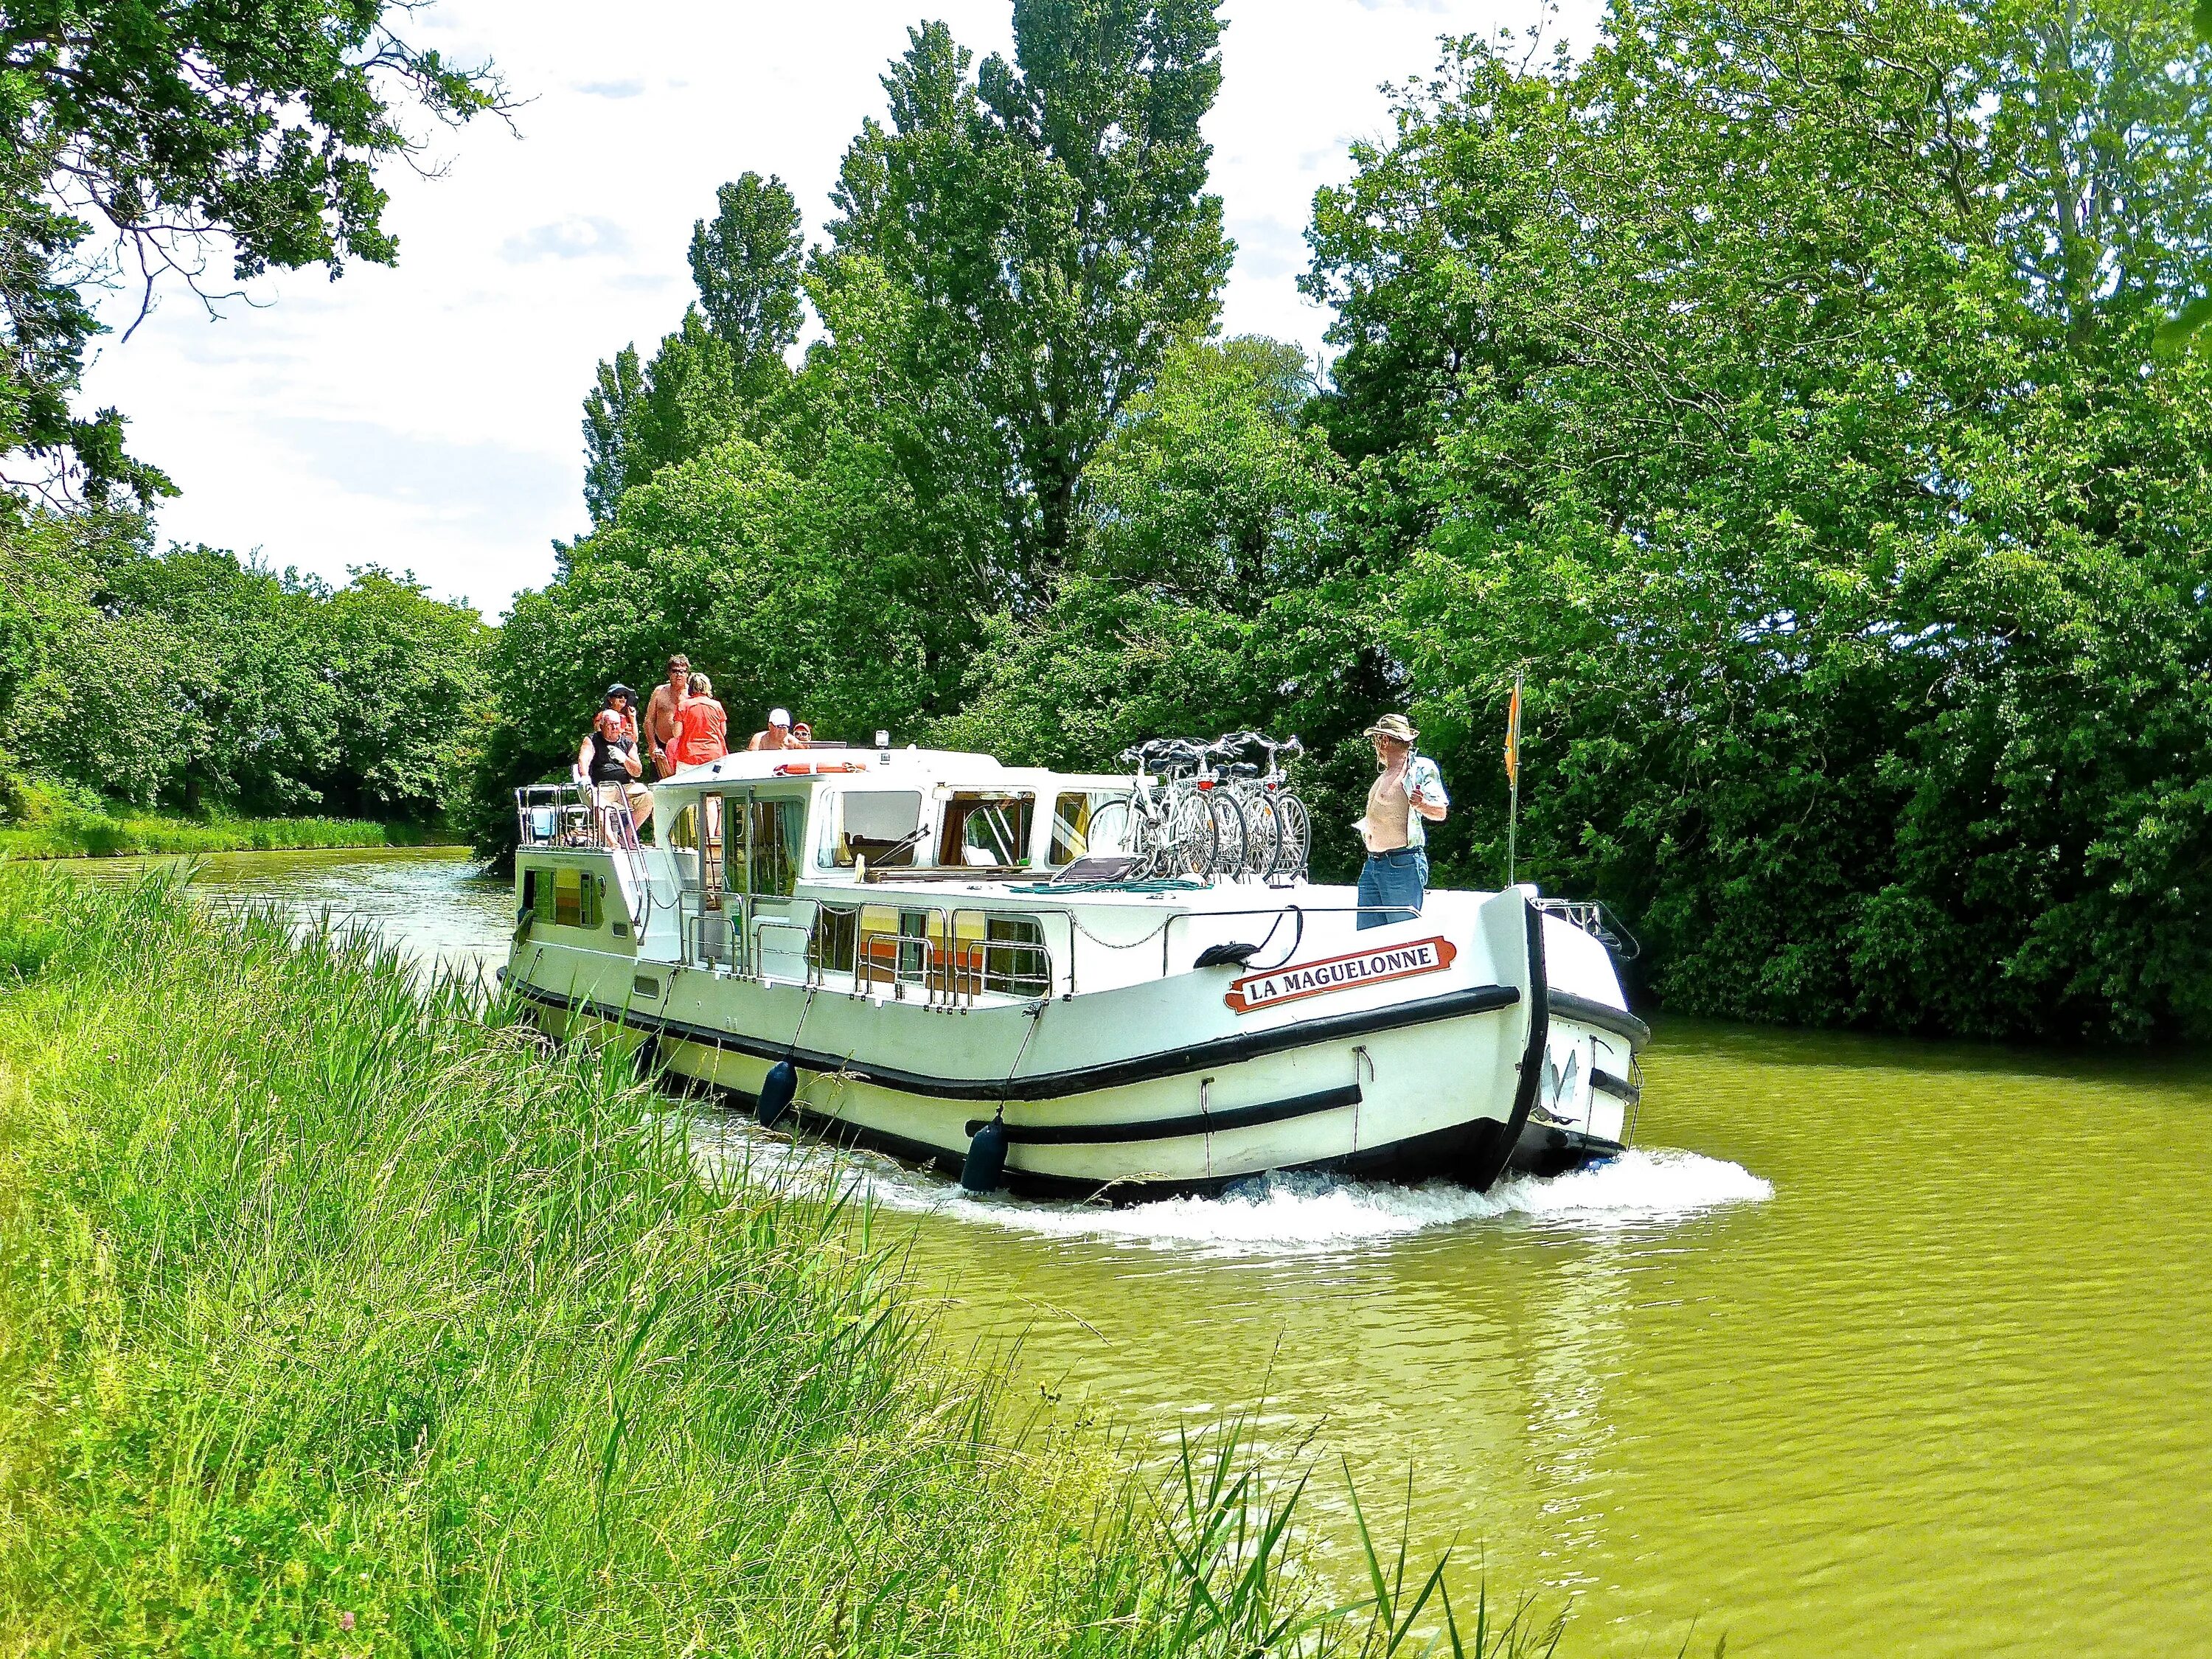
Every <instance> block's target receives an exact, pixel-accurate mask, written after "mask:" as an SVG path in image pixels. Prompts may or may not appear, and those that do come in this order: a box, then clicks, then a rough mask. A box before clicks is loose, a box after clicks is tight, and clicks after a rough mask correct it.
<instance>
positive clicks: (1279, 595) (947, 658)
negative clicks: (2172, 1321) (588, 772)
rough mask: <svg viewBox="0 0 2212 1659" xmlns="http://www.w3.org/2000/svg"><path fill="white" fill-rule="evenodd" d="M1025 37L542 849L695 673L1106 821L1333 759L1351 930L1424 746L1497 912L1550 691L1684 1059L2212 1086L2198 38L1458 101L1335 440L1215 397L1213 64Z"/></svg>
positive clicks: (698, 485) (626, 551) (1376, 159)
mask: <svg viewBox="0 0 2212 1659" xmlns="http://www.w3.org/2000/svg"><path fill="white" fill-rule="evenodd" d="M1015 21H1016V25H1017V27H1016V39H1017V49H1016V52H1015V53H1014V58H1013V60H1012V62H1005V61H1001V60H998V59H993V60H989V61H987V62H986V63H985V64H983V65H982V66H981V68H980V69H978V68H976V67H975V65H974V64H973V62H972V60H971V59H970V58H969V56H968V54H966V53H965V52H963V51H962V50H961V49H960V48H959V46H957V43H956V42H955V41H954V40H952V38H951V34H950V33H948V32H947V31H945V29H944V28H943V27H939V26H936V25H929V26H924V27H920V28H917V29H916V30H915V31H914V33H913V34H912V37H911V40H910V45H909V50H908V52H906V53H905V55H904V56H903V57H902V58H900V59H899V60H898V61H897V62H896V64H893V65H892V66H891V70H890V74H889V75H888V76H886V77H885V80H884V86H885V88H886V91H887V93H888V94H889V98H890V109H889V112H888V115H887V117H886V118H884V120H883V121H881V122H871V123H869V124H867V125H866V127H865V128H864V129H863V131H862V132H861V134H860V137H858V138H857V139H856V140H855V141H854V143H853V145H852V147H851V148H850V149H849V150H848V153H847V155H846V157H845V161H844V167H843V170H842V173H841V175H840V186H839V191H838V194H837V197H836V218H835V219H834V221H833V222H832V223H831V225H830V227H829V233H830V241H829V246H827V247H826V248H825V249H823V250H820V251H818V252H817V256H816V257H815V258H813V260H812V261H811V264H810V265H809V267H808V269H807V270H806V272H805V293H806V294H807V295H808V296H809V298H810V299H811V301H812V303H813V305H814V307H815V309H816V311H817V313H818V314H819V317H820V320H821V323H822V325H823V335H822V337H821V338H820V340H819V341H818V342H817V343H816V344H814V345H813V347H812V348H811V349H810V351H809V353H808V356H807V358H806V361H805V366H804V367H803V368H801V369H800V371H799V373H798V374H796V376H795V377H793V380H791V381H790V382H789V384H788V385H786V386H781V388H780V389H779V390H778V391H777V392H775V395H774V396H772V397H769V398H765V399H763V400H762V401H760V402H758V403H757V404H750V405H748V406H747V409H746V411H745V413H744V417H743V420H742V422H740V424H741V425H742V426H743V428H744V436H743V438H742V439H741V440H739V441H727V440H725V441H720V442H718V443H714V444H713V445H711V446H708V447H702V448H699V449H696V450H695V451H694V453H691V454H690V456H689V457H688V458H687V459H680V460H675V461H673V462H672V464H667V465H663V466H662V470H660V471H658V472H656V473H653V474H651V475H650V477H649V478H648V477H644V476H643V475H633V476H629V477H627V479H626V480H625V481H624V483H625V488H626V493H623V491H622V490H618V491H617V494H619V495H620V506H619V508H618V509H617V510H615V511H614V512H613V513H612V514H611V517H610V518H608V519H607V520H605V528H603V529H601V530H600V531H599V532H595V533H594V534H593V535H592V536H591V537H589V538H586V539H585V540H584V541H582V542H580V543H579V544H577V546H576V547H575V548H574V550H572V552H571V556H570V563H569V565H568V568H567V569H566V571H565V572H564V574H563V576H562V580H561V581H560V582H558V583H556V585H555V586H553V587H551V588H550V589H548V590H547V591H546V592H545V593H544V594H543V595H538V596H532V597H530V598H529V599H526V602H525V603H524V605H521V606H519V607H518V611H517V617H518V620H519V621H522V622H526V624H527V626H526V628H522V627H511V628H510V629H509V633H508V637H507V639H506V640H505V641H503V642H502V645H501V653H502V658H501V660H502V667H501V671H500V680H501V698H502V702H503V703H504V704H505V705H506V706H507V710H508V716H507V718H508V725H507V730H509V731H511V732H513V733H515V734H516V735H515V736H514V738H513V746H512V747H511V749H510V750H508V751H507V753H506V754H505V755H504V756H503V757H502V758H501V766H500V767H495V768H494V769H492V770H491V771H489V772H487V774H486V779H487V785H486V788H485V790H484V799H487V800H488V801H494V802H495V803H496V802H497V801H501V800H503V791H504V789H505V788H506V787H507V786H508V785H510V784H511V783H512V782H513V781H519V779H520V775H526V774H527V773H528V772H529V770H530V769H532V768H534V767H544V766H550V765H553V764H556V763H559V762H560V761H561V759H562V754H563V752H564V751H565V750H566V749H568V748H570V747H573V744H574V740H575V735H576V733H578V732H580V731H581V729H582V721H583V720H584V719H585V718H586V715H587V714H588V713H589V710H590V708H591V707H592V704H593V703H594V702H595V701H596V696H597V693H598V691H599V689H600V688H601V687H602V686H603V685H604V684H605V681H606V680H607V679H609V678H614V677H615V676H616V674H617V673H622V674H629V675H634V674H637V673H640V672H642V671H649V666H650V664H651V662H652V660H653V658H654V657H656V656H657V655H658V654H659V653H661V652H662V651H664V650H665V649H666V648H669V647H675V646H679V645H680V646H683V647H686V648H688V649H689V650H690V652H691V653H692V654H693V656H694V658H695V659H702V658H705V659H708V661H709V664H710V666H713V667H715V668H717V669H719V670H720V671H722V672H723V674H724V677H725V678H727V679H728V680H729V682H730V684H731V685H732V687H733V688H734V690H735V693H736V696H735V698H734V699H733V713H736V712H737V711H738V708H744V713H742V714H738V720H739V723H743V720H744V718H745V717H746V716H747V715H749V714H753V713H754V712H755V709H754V708H753V707H752V705H757V704H765V703H766V702H771V701H773V702H787V703H790V704H792V705H793V706H794V707H799V708H802V709H808V710H809V711H810V712H811V710H812V709H814V708H819V709H821V710H825V711H826V710H835V711H836V714H835V715H834V717H830V718H827V719H825V720H824V722H823V723H824V725H825V726H827V727H828V728H829V729H830V730H832V731H833V732H834V731H836V730H837V729H838V727H839V726H841V725H842V726H845V727H846V728H847V729H848V730H849V731H851V732H866V730H868V729H870V728H871V727H872V726H876V725H889V726H892V727H894V728H895V729H897V730H901V731H906V730H911V729H914V728H915V726H917V725H918V726H921V728H922V729H923V730H925V731H927V732H929V733H931V734H932V735H933V736H934V737H936V738H939V739H941V740H944V741H946V742H950V743H955V744H961V745H963V746H969V747H975V748H980V749H987V750H993V751H994V752H997V753H1000V754H1003V755H1006V756H1007V757H1009V758H1013V759H1021V760H1035V761H1047V762H1053V763H1060V764H1065V765H1071V766H1078V767H1085V768H1092V767H1100V766H1104V765H1108V764H1110V763H1111V762H1112V760H1113V757H1114V756H1115V753H1116V752H1117V751H1118V750H1119V749H1120V748H1121V746H1122V745H1123V744H1126V743H1127V742H1129V741H1131V740H1133V739H1134V738H1140V737H1145V736H1149V735H1152V734H1154V733H1156V732H1160V731H1163V730H1176V731H1183V732H1209V731H1219V730H1223V729H1225V728H1228V727H1231V726H1245V725H1252V726H1263V727H1267V728H1271V729H1273V730H1275V731H1278V732H1280V731H1285V730H1297V731H1298V732H1301V733H1302V735H1304V737H1305V738H1307V740H1308V743H1309V745H1310V750H1311V751H1312V759H1311V761H1310V764H1309V766H1308V768H1307V769H1306V775H1305V777H1304V787H1306V788H1307V789H1308V791H1309V793H1310V795H1311V797H1312V799H1314V801H1315V802H1316V826H1317V830H1318V838H1319V839H1318V848H1317V851H1318V857H1317V865H1318V867H1319V868H1320V869H1322V871H1323V872H1327V873H1331V874H1336V875H1343V874H1346V873H1348V872H1349V870H1350V868H1351V867H1352V864H1353V862H1354V861H1355V860H1356V856H1357V852H1356V847H1355V844H1354V843H1353V842H1352V837H1351V836H1350V833H1349V830H1348V829H1347V828H1346V825H1348V823H1349V822H1350V820H1351V819H1352V817H1354V816H1355V814H1356V811H1357V802H1358V799H1359V797H1360V794H1361V793H1362V792H1363V791H1364V788H1365V787H1366V781H1367V780H1368V778H1369V777H1370V776H1371V762H1370V759H1369V757H1368V756H1367V754H1366V752H1365V745H1364V744H1363V743H1362V741H1361V740H1360V738H1359V732H1361V730H1362V728H1363V727H1364V726H1365V725H1366V724H1367V722H1368V721H1369V720H1371V719H1372V717H1373V716H1374V715H1375V714H1376V713H1379V712H1381V711H1382V710H1383V709H1385V708H1404V707H1407V706H1408V705H1410V706H1411V707H1412V708H1413V713H1414V715H1415V718H1416V720H1417V722H1418V723H1419V725H1420V726H1422V727H1423V728H1424V738H1423V744H1424V747H1425V748H1426V749H1428V750H1430V751H1431V752H1432V753H1434V754H1435V755H1436V756H1437V757H1438V758H1439V760H1440V761H1441V762H1442V763H1443V766H1444V769H1445V771H1446V774H1447V776H1448V777H1449V781H1450V782H1451V784H1452V787H1453V790H1454V794H1455V800H1456V802H1457V806H1456V808H1455V811H1454V812H1453V813H1452V815H1451V817H1449V820H1448V821H1447V822H1446V823H1445V824H1444V825H1443V827H1442V829H1440V831H1439V832H1438V833H1437V836H1435V838H1434V842H1433V845H1432V851H1433V853H1434V854H1435V856H1436V860H1437V871H1438V874H1439V877H1440V878H1441V879H1443V880H1447V881H1450V882H1453V883H1455V884H1468V885H1484V886H1486V885H1492V884H1495V883H1497V882H1498V880H1500V879H1501V878H1503V875H1504V868H1503V865H1504V859H1503V853H1504V839H1505V805H1506V802H1505V787H1504V778H1503V775H1502V772H1501V769H1500V768H1499V765H1498V754H1497V746H1498V734H1499V731H1500V728H1501V726H1502V723H1503V718H1504V699H1505V696H1506V692H1507V689H1508V687H1509V686H1510V684H1512V681H1513V679H1514V677H1515V676H1516V673H1518V674H1522V675H1525V677H1526V678H1527V682H1528V721H1527V732H1526V737H1525V742H1524V753H1525V757H1526V763H1527V765H1526V771H1525V774H1524V791H1523V808H1524V819H1523V822H1522V826H1521V848H1522V860H1523V862H1522V870H1523V872H1524V873H1526V874H1528V875H1531V876H1534V878H1537V879H1539V880H1540V881H1541V882H1542V883H1543V884H1545V886H1546V887H1547V889H1548V890H1554V891H1565V892H1570V893H1576V894H1582V895H1587V896H1598V897H1602V898H1604V899H1606V900H1607V901H1608V902H1611V903H1613V905H1614V906H1615V907H1616V908H1619V909H1620V911H1621V912H1622V913H1623V914H1624V915H1625V916H1626V919H1627V920H1628V921H1630V922H1631V924H1632V926H1633V927H1635V928H1636V929H1637V930H1638V932H1639V933H1642V934H1643V935H1644V938H1645V940H1646V943H1647V945H1648V946H1649V949H1648V951H1647V952H1646V956H1645V957H1644V975H1645V983H1644V986H1643V987H1642V988H1643V990H1644V993H1645V994H1650V995H1655V996H1656V997H1657V998H1658V999H1659V1000H1662V1001H1663V1002H1664V1003H1665V1004H1666V1005H1667V1006H1671V1007H1676V1008H1682V1009H1690V1010H1699V1011H1704V1012H1714V1013H1722V1014H1729V1015H1735V1016H1748V1017H1753V1018H1770V1019H1784V1020H1795V1021H1808V1022H1820V1023H1858V1024H1869V1025H1879V1026H1884V1027H1888V1028H1892V1029H1903V1030H1927V1031H1942V1032H1953V1033H1972V1034H1986V1035H2000V1036H2022V1035H2041V1036H2061V1037H2078V1036H2087V1037H2097V1038H2108V1037H2115V1036H2118V1037H2133V1036H2142V1035H2146V1034H2150V1033H2155V1032H2172V1031H2183V1032H2188V1033H2191V1034H2195V1035H2199V1036H2202V1035H2203V1034H2205V1033H2206V1032H2208V1031H2212V931H2208V930H2207V929H2206V927H2204V925H2203V917H2204V915H2206V913H2207V909H2208V907H2212V786H2208V785H2207V784H2206V782H2205V781H2204V780H2205V777H2206V775H2207V764H2206V762H2207V757H2208V755H2212V603H2209V602H2208V597H2207V596H2208V595H2212V532H2208V530H2207V526H2212V413H2208V411H2212V395H2208V394H2212V354H2207V353H2205V352H2204V351H2203V350H2202V349H2193V350H2183V351H2176V350H2175V349H2173V344H2174V339H2175V336H2174V331H2173V319H2175V318H2177V317H2183V318H2185V317H2186V316H2188V315H2189V314H2190V307H2191V306H2192V305H2194V304H2197V302H2198V301H2199V300H2200V296H2202V295H2204V294H2206V293H2207V292H2208V291H2212V142H2209V141H2212V130H2208V129H2212V83H2208V81H2207V78H2206V72H2205V68H2204V58H2203V53H2202V52H2200V51H2199V49H2198V48H2197V46H2196V45H2195V42H2194V40H2193V37H2192V35H2191V17H2190V15H2189V12H2188V10H2187V9H2185V8H2177V7H2175V6H2174V5H2173V4H2172V0H2066V3H2060V0H1992V3H1990V4H1988V5H1983V6H1978V7H1974V8H1960V7H1956V6H1948V5H1945V4H1942V3H1938V0H1881V3H1880V4H1875V3H1874V0H1790V3H1783V0H1614V3H1613V6H1612V8H1611V9H1610V11H1609V13H1608V17H1607V23H1606V25H1605V27H1604V29H1603V31H1602V33H1601V37H1600V39H1599V40H1598V41H1597V43H1596V45H1595V47H1594V48H1593V49H1591V50H1590V51H1589V52H1587V53H1585V54H1583V55H1582V56H1580V57H1578V58H1571V57H1569V56H1566V55H1565V54H1555V55H1553V56H1551V57H1548V58H1547V57H1545V56H1544V55H1543V54H1542V53H1541V51H1537V52H1532V51H1531V49H1530V47H1529V45H1528V42H1526V41H1525V40H1482V39H1469V40H1457V41H1452V42H1449V43H1447V46H1446V51H1445V55H1444V58H1443V63H1442V64H1441V65H1440V67H1439V68H1438V70H1437V72H1436V73H1435V74H1434V75H1433V76H1431V77H1429V78H1426V79H1422V80H1417V81H1414V82H1409V83H1407V85H1405V86H1404V87H1402V88H1399V89H1398V90H1397V92H1396V94H1395V100H1396V105H1395V117H1394V125H1393V127H1392V130H1391V131H1390V133H1389V136H1388V137H1387V138H1386V139H1385V140H1383V141H1381V142H1376V143H1366V144H1361V145H1358V146H1355V148H1354V151H1353V157H1352V160H1353V164H1354V165H1353V170H1352V177H1351V179H1349V180H1348V181H1347V182H1346V183H1345V184H1344V185H1340V186H1337V187H1334V188H1331V189H1328V190H1325V191H1322V192H1321V193H1320V195H1319V196H1318V197H1317V198H1316V204H1315V212H1314V220H1313V224H1312V227H1311V229H1310V241H1311V246H1312V251H1313V260H1312V264H1311V266H1310V270H1309V272H1308V274H1307V276H1306V278H1305V285H1306V288H1307V291H1308V293H1309V294H1310V296H1311V297H1313V298H1314V299H1316V300H1317V301H1321V302H1322V303H1324V304H1326V305H1327V306H1328V307H1329V308H1330V309H1331V311H1332V313H1333V321H1332V326H1331V335H1330V337H1331V341H1332V343H1333V344H1334V346H1335V347H1336V348H1337V350H1338V354H1339V355H1338V356H1337V357H1336V359H1335V361H1334V365H1333V368H1332V372H1331V374H1330V376H1329V378H1328V382H1327V383H1326V384H1325V385H1322V386H1315V385H1314V384H1313V383H1312V382H1311V381H1310V380H1309V378H1308V370H1307V368H1306V365H1305V363H1304V360H1303V358H1302V357H1301V356H1300V355H1299V354H1298V353H1297V350H1296V349H1294V348H1286V347H1283V346H1280V345H1279V344H1276V343H1272V342H1267V341H1261V340H1247V339H1237V340H1226V341H1224V340H1218V339H1214V338H1212V337H1211V334H1210V330H1211V325H1212V319H1213V317H1214V315H1215V307H1216V300H1217V295H1218V287H1219V283H1220V281H1221V276H1222V273H1223V271H1224V270H1225V259H1226V256H1227V244H1226V242H1225V240H1223V239H1222V236H1221V234H1220V221H1219V209H1218V203H1216V202H1215V200H1214V198H1213V197H1211V196H1210V195H1208V194H1207V193H1206V148H1205V145H1204V143H1203V140H1202V137H1200V130H1199V123H1200V118H1201V117H1202V116H1203V114H1204V112H1205V109H1206V106H1207V104H1208V103H1209V102H1210V100H1211V99H1212V95H1213V92H1214V89H1215V87H1216V85H1217V84H1218V73H1219V70H1218V53H1217V52H1216V43H1217V40H1218V21H1217V20H1216V19H1215V17H1214V14H1213V10H1212V8H1211V7H1210V6H1206V5H1202V4H1196V3H1190V4H1169V3H1161V4H1156V5H1151V6H1142V5H1138V4H1135V3H1115V0H1066V3H1043V0H1036V3H1023V4H1020V5H1018V6H1017V8H1016V17H1015ZM708 332H709V333H710V334H711V332H712V331H711V330H708ZM627 373H628V376H629V378H628V379H624V374H625V371H624V370H623V368H622V367H621V364H620V362H619V360H618V362H617V365H616V366H615V368H614V369H613V371H612V372H611V376H610V379H609V380H608V382H607V383H606V386H605V388H603V395H604V398H605V400H606V401H607V404H608V406H609V407H610V408H611V407H613V404H614V402H615V400H616V398H617V394H619V397H620V398H623V399H627V400H628V404H627V406H629V407H635V406H637V405H638V404H640V403H641V401H642V399H643V398H644V396H645V387H646V381H647V378H648V377H647V376H645V375H642V374H640V373H638V371H637V370H636V369H635V362H634V360H633V362H632V367H631V368H630V369H629V371H627ZM609 499H610V500H611V499H612V498H609ZM797 599H803V600H804V603H803V604H799V603H795V600H797ZM533 630H534V631H533ZM502 768H503V769H502ZM493 786H496V787H493ZM495 816H496V814H495Z"/></svg>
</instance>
